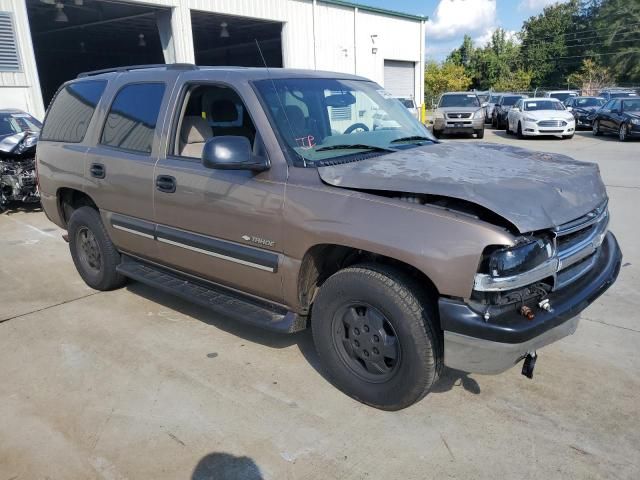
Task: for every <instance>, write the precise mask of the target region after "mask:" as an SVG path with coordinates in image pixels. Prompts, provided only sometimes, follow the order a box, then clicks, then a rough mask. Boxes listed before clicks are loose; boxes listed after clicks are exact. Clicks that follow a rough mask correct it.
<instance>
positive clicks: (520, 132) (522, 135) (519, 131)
mask: <svg viewBox="0 0 640 480" xmlns="http://www.w3.org/2000/svg"><path fill="white" fill-rule="evenodd" d="M516 133H517V135H518V138H519V139H520V140H522V139H523V138H524V134H523V133H522V124H521V123H520V122H518V131H517V132H516Z"/></svg>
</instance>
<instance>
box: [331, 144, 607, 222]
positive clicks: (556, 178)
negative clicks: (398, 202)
mask: <svg viewBox="0 0 640 480" xmlns="http://www.w3.org/2000/svg"><path fill="white" fill-rule="evenodd" d="M318 173H319V174H320V178H321V179H322V180H323V181H324V182H325V183H328V184H329V185H333V186H336V187H343V188H350V189H360V190H384V191H392V192H403V193H414V194H429V195H441V196H446V197H451V198H457V199H462V200H466V201H469V202H472V203H475V204H477V205H481V206H483V207H485V208H488V209H489V210H491V211H493V212H494V213H496V214H498V215H500V216H501V217H503V218H505V219H507V220H508V221H509V222H511V223H512V224H513V225H515V226H516V228H518V230H519V231H520V232H521V233H525V232H531V231H535V230H542V229H547V228H554V227H557V226H559V225H562V224H564V223H567V222H569V221H571V220H574V219H576V218H578V217H580V216H582V215H584V214H586V213H587V212H589V211H591V210H593V209H595V208H596V207H598V206H599V205H600V204H601V203H602V202H603V201H604V200H605V199H606V198H607V194H606V191H605V187H604V184H603V183H602V179H601V178H600V171H599V169H598V166H597V165H596V164H594V163H585V162H579V161H577V160H573V159H572V158H570V157H567V156H565V155H560V154H554V153H542V152H534V151H531V150H527V149H524V148H519V147H512V146H508V145H498V144H489V143H475V144H471V143H439V144H432V145H424V146H421V147H416V148H411V149H408V150H402V151H398V152H393V153H390V154H386V155H382V156H380V157H375V158H370V159H367V160H361V161H356V162H351V163H344V164H339V165H332V166H324V167H319V168H318Z"/></svg>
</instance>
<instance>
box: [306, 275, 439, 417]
mask: <svg viewBox="0 0 640 480" xmlns="http://www.w3.org/2000/svg"><path fill="white" fill-rule="evenodd" d="M434 319H435V314H434V310H433V304H432V303H431V302H430V301H429V300H428V299H427V297H426V295H424V294H422V293H421V289H420V288H418V286H417V285H416V284H415V282H414V281H413V280H412V279H411V277H409V276H407V275H405V274H404V273H402V272H400V271H398V270H395V269H392V268H389V267H385V266H380V265H374V264H365V265H358V266H355V267H350V268H346V269H344V270H340V271H339V272H337V273H336V274H334V275H333V276H331V277H330V278H329V279H328V280H327V281H326V282H325V283H324V284H323V286H322V288H321V289H320V293H319V294H318V297H317V299H316V301H315V302H314V306H313V314H312V318H311V322H312V329H313V339H314V343H315V345H316V349H317V351H318V355H319V357H320V361H321V362H322V365H323V367H324V370H325V371H326V374H327V377H328V379H329V380H330V381H331V383H332V384H333V385H335V386H336V387H337V388H339V389H340V390H342V391H343V392H344V393H346V394H347V395H349V396H351V397H353V398H355V399H356V400H358V401H360V402H363V403H366V404H367V405H371V406H373V407H376V408H380V409H383V410H400V409H402V408H405V407H408V406H409V405H411V404H413V403H415V402H417V401H418V400H420V399H421V398H422V397H424V396H425V395H426V394H427V393H428V392H429V390H430V389H431V386H432V385H433V384H434V382H435V381H436V380H437V379H438V376H439V374H440V372H441V369H442V362H443V354H442V346H441V345H442V339H441V333H440V332H439V331H438V330H436V327H435V324H434Z"/></svg>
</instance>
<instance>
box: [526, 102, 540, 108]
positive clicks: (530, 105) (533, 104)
mask: <svg viewBox="0 0 640 480" xmlns="http://www.w3.org/2000/svg"><path fill="white" fill-rule="evenodd" d="M537 106H538V104H537V103H533V102H529V103H527V107H537Z"/></svg>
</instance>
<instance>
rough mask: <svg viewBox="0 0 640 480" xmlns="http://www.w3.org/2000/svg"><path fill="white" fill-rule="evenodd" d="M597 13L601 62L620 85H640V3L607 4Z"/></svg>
mask: <svg viewBox="0 0 640 480" xmlns="http://www.w3.org/2000/svg"><path fill="white" fill-rule="evenodd" d="M593 10H595V14H594V17H595V18H594V21H593V24H594V26H595V28H596V29H597V32H598V38H599V39H601V41H602V45H601V46H600V48H599V49H598V54H599V55H598V56H599V57H600V59H601V61H602V62H603V63H604V64H605V65H606V66H607V67H609V69H610V70H611V72H612V73H613V74H614V76H616V77H617V78H618V80H619V81H621V82H629V83H637V82H640V1H638V0H603V1H602V3H601V4H600V5H599V6H597V7H595V8H594V9H593Z"/></svg>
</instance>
